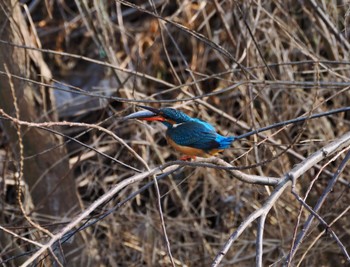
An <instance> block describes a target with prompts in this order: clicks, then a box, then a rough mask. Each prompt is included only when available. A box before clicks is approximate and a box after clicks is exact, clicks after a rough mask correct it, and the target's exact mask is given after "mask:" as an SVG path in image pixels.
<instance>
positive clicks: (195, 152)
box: [167, 137, 223, 158]
mask: <svg viewBox="0 0 350 267" xmlns="http://www.w3.org/2000/svg"><path fill="white" fill-rule="evenodd" d="M167 141H168V144H169V145H171V146H172V147H173V148H175V149H176V150H177V151H179V152H181V153H182V154H184V155H186V156H197V157H204V158H208V157H211V156H214V155H216V154H218V153H219V152H222V151H223V149H212V150H210V151H209V152H208V153H207V152H205V151H204V150H202V149H199V148H195V147H190V146H180V145H178V144H176V143H175V142H174V140H172V139H171V138H169V137H167Z"/></svg>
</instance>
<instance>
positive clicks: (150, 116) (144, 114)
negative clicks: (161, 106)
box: [123, 106, 165, 121]
mask: <svg viewBox="0 0 350 267" xmlns="http://www.w3.org/2000/svg"><path fill="white" fill-rule="evenodd" d="M139 107H141V108H144V109H147V110H141V111H137V112H134V113H131V114H129V115H127V116H125V117H124V118H123V120H130V119H139V120H145V121H165V119H164V117H162V116H160V115H159V113H160V111H159V110H158V109H155V108H151V107H146V106H139Z"/></svg>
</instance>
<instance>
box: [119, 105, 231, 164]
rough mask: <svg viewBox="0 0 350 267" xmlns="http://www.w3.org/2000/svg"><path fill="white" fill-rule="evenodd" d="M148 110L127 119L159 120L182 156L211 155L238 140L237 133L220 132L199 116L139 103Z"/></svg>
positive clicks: (125, 118)
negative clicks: (225, 133)
mask: <svg viewBox="0 0 350 267" xmlns="http://www.w3.org/2000/svg"><path fill="white" fill-rule="evenodd" d="M139 107H140V108H143V109H145V110H142V111H138V112H135V113H132V114H130V115H128V116H126V117H124V120H128V119H139V120H145V121H160V122H161V123H163V124H164V125H165V126H166V127H167V130H166V139H167V142H168V144H169V145H171V146H172V147H173V148H174V149H175V150H177V151H178V152H180V153H182V154H184V157H182V158H181V159H183V160H188V159H195V158H196V156H198V157H205V158H207V157H211V156H215V155H217V154H218V153H219V152H222V151H223V150H224V149H226V148H229V147H230V146H231V143H232V142H233V141H234V140H235V137H234V136H222V135H220V134H218V133H217V132H216V130H215V128H214V126H213V125H211V124H210V123H208V122H206V121H203V120H201V119H199V118H192V117H190V116H188V115H187V114H185V113H183V112H181V111H179V110H177V109H173V108H168V107H166V108H161V109H156V108H151V107H147V106H139Z"/></svg>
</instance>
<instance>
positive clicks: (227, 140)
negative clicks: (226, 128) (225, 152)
mask: <svg viewBox="0 0 350 267" xmlns="http://www.w3.org/2000/svg"><path fill="white" fill-rule="evenodd" d="M234 140H235V137H234V136H221V135H219V136H218V138H217V139H216V141H217V142H218V143H219V144H220V145H219V149H226V148H229V147H230V146H231V143H232V142H233V141H234Z"/></svg>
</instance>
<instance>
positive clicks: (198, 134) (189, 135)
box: [167, 121, 220, 151]
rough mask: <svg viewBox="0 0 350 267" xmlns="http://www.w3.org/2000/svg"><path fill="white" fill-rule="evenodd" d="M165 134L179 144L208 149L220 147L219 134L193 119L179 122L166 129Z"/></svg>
mask: <svg viewBox="0 0 350 267" xmlns="http://www.w3.org/2000/svg"><path fill="white" fill-rule="evenodd" d="M167 135H168V137H169V138H171V139H172V140H173V141H174V142H175V143H177V144H178V145H180V146H189V147H194V148H198V149H203V150H205V151H209V150H211V149H215V148H220V143H219V142H218V141H217V137H218V136H219V135H218V134H217V133H216V132H215V131H214V130H212V129H211V128H210V127H206V126H205V125H204V124H203V123H198V122H195V121H191V122H185V123H181V124H179V125H175V127H173V128H169V129H168V130H167Z"/></svg>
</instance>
